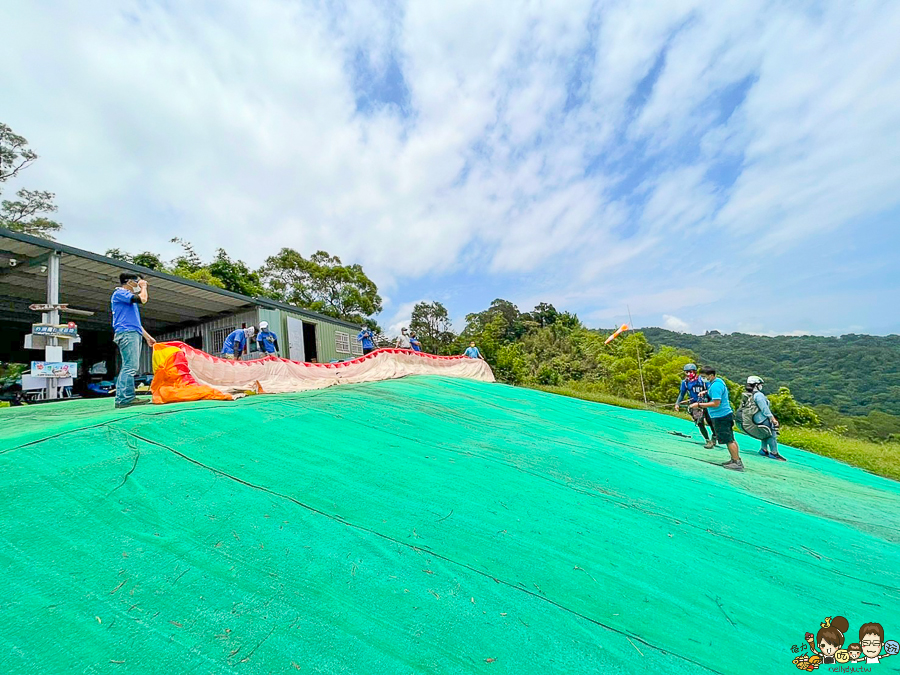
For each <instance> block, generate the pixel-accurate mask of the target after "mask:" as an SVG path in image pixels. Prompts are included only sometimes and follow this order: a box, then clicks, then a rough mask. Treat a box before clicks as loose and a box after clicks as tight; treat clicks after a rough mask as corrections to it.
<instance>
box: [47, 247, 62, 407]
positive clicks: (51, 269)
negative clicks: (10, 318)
mask: <svg viewBox="0 0 900 675" xmlns="http://www.w3.org/2000/svg"><path fill="white" fill-rule="evenodd" d="M47 304H48V305H52V306H53V309H51V310H50V311H49V312H47V315H46V316H47V319H46V320H47V323H50V324H52V325H54V326H55V325H57V324H58V323H59V310H58V309H56V305H58V304H59V253H57V252H56V251H53V252H52V253H51V254H50V257H49V258H47ZM58 346H59V338H57V337H48V338H47V344H46V346H45V347H44V360H45V361H51V360H53V359H51V356H50V352H51V349H50V347H58ZM52 351H56V350H55V349H54V350H52ZM56 381H57V379H56V378H55V377H51V378H48V379H47V398H48V399H54V398H57V396H58V394H59V391H58V387H57V385H56Z"/></svg>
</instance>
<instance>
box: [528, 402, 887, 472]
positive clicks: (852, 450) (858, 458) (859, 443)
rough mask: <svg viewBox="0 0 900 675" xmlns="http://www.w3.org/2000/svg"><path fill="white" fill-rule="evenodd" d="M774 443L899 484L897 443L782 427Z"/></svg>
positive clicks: (742, 439) (634, 405)
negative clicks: (862, 470)
mask: <svg viewBox="0 0 900 675" xmlns="http://www.w3.org/2000/svg"><path fill="white" fill-rule="evenodd" d="M537 388H538V389H539V390H541V391H546V392H548V393H552V394H559V395H561V396H571V397H573V398H580V399H583V400H585V401H594V402H596V403H606V404H608V405H614V406H620V407H622V408H630V409H634V410H648V409H651V410H654V411H655V412H658V413H661V414H665V415H669V416H671V417H678V418H681V419H684V418H685V413H684V412H681V413H676V412H675V411H674V410H673V409H672V408H667V407H652V408H648V407H647V406H645V405H644V404H643V403H642V402H641V401H635V400H633V399H628V398H620V397H617V396H608V395H605V394H596V393H592V392H590V391H586V390H585V389H584V388H579V387H573V386H567V387H542V386H539V387H537ZM737 439H738V444H739V445H740V446H741V449H742V452H745V453H747V452H749V453H751V454H752V453H754V452H756V451H757V449H758V448H759V441H756V440H754V439H751V438H750V437H749V436H746V435H744V434H739V435H738V436H737ZM778 440H779V442H780V443H782V444H789V445H791V446H793V447H796V448H801V449H803V450H809V451H810V452H814V453H816V454H817V455H822V456H823V457H831V458H832V459H836V460H838V461H840V462H845V463H847V464H850V465H851V466H856V467H859V468H861V469H864V470H866V471H870V472H872V473H874V474H877V475H879V476H884V477H885V478H891V479H893V480H896V481H900V443H897V442H889V443H885V442H871V441H867V440H863V439H860V438H848V437H847V436H846V435H843V434H838V433H835V432H834V431H830V430H827V429H806V428H803V427H782V428H781V432H780V433H779V437H778Z"/></svg>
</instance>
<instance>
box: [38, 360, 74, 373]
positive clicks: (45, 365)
mask: <svg viewBox="0 0 900 675" xmlns="http://www.w3.org/2000/svg"><path fill="white" fill-rule="evenodd" d="M31 376H32V377H78V364H77V363H73V362H71V361H32V362H31Z"/></svg>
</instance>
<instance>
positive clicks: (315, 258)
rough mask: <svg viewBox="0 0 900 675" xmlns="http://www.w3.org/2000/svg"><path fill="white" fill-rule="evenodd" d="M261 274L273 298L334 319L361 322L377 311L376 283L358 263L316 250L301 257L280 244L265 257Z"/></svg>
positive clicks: (378, 307) (379, 308)
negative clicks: (278, 248) (343, 260)
mask: <svg viewBox="0 0 900 675" xmlns="http://www.w3.org/2000/svg"><path fill="white" fill-rule="evenodd" d="M262 278H263V281H264V282H265V284H266V287H267V289H268V290H269V291H270V292H271V293H272V294H273V295H274V296H275V297H277V298H279V299H281V300H284V301H285V302H290V303H292V304H294V305H297V306H298V307H305V308H307V309H312V310H315V311H317V312H321V313H322V314H326V315H328V316H333V317H335V318H337V319H343V320H345V321H352V322H355V323H362V322H364V321H366V320H368V319H367V317H370V316H371V315H373V314H377V313H378V312H380V311H381V296H380V295H378V287H377V286H376V285H375V282H374V281H372V280H371V279H370V278H369V277H368V276H366V273H365V272H364V271H363V268H362V266H360V265H344V264H343V263H342V262H341V259H340V258H339V257H337V256H332V255H329V254H328V253H326V252H325V251H317V252H316V253H314V254H313V255H311V256H310V257H309V259H307V258H304V257H303V256H302V255H300V254H299V253H297V251H295V250H293V249H290V248H283V249H281V251H280V252H279V253H278V255H274V256H271V257H269V258H267V259H266V263H265V265H264V266H263V269H262Z"/></svg>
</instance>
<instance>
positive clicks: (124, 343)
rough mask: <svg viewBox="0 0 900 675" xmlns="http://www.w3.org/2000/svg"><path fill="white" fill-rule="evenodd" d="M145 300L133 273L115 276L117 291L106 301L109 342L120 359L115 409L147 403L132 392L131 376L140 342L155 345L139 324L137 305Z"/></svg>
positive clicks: (141, 284)
mask: <svg viewBox="0 0 900 675" xmlns="http://www.w3.org/2000/svg"><path fill="white" fill-rule="evenodd" d="M147 300H148V295H147V282H146V281H145V280H144V279H141V277H140V276H139V275H137V274H135V273H134V272H122V273H121V274H120V275H119V288H117V289H116V290H115V291H113V294H112V297H111V298H110V309H111V310H112V325H113V342H115V343H116V347H118V348H119V355H120V356H121V357H122V367H121V368H120V369H119V376H118V377H117V378H116V407H117V408H127V407H129V406H133V405H143V404H145V403H150V400H149V399H146V398H141V399H139V398H137V397H136V396H135V393H134V376H135V375H136V374H137V371H138V367H139V366H140V361H141V340H144V341H146V342H147V346H148V347H152V346H153V345H154V344H156V340H154V339H153V338H152V337H150V335H149V333H147V331H145V330H144V327H143V326H142V325H141V310H140V308H139V307H138V305H141V304H144V303H145V302H147Z"/></svg>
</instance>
